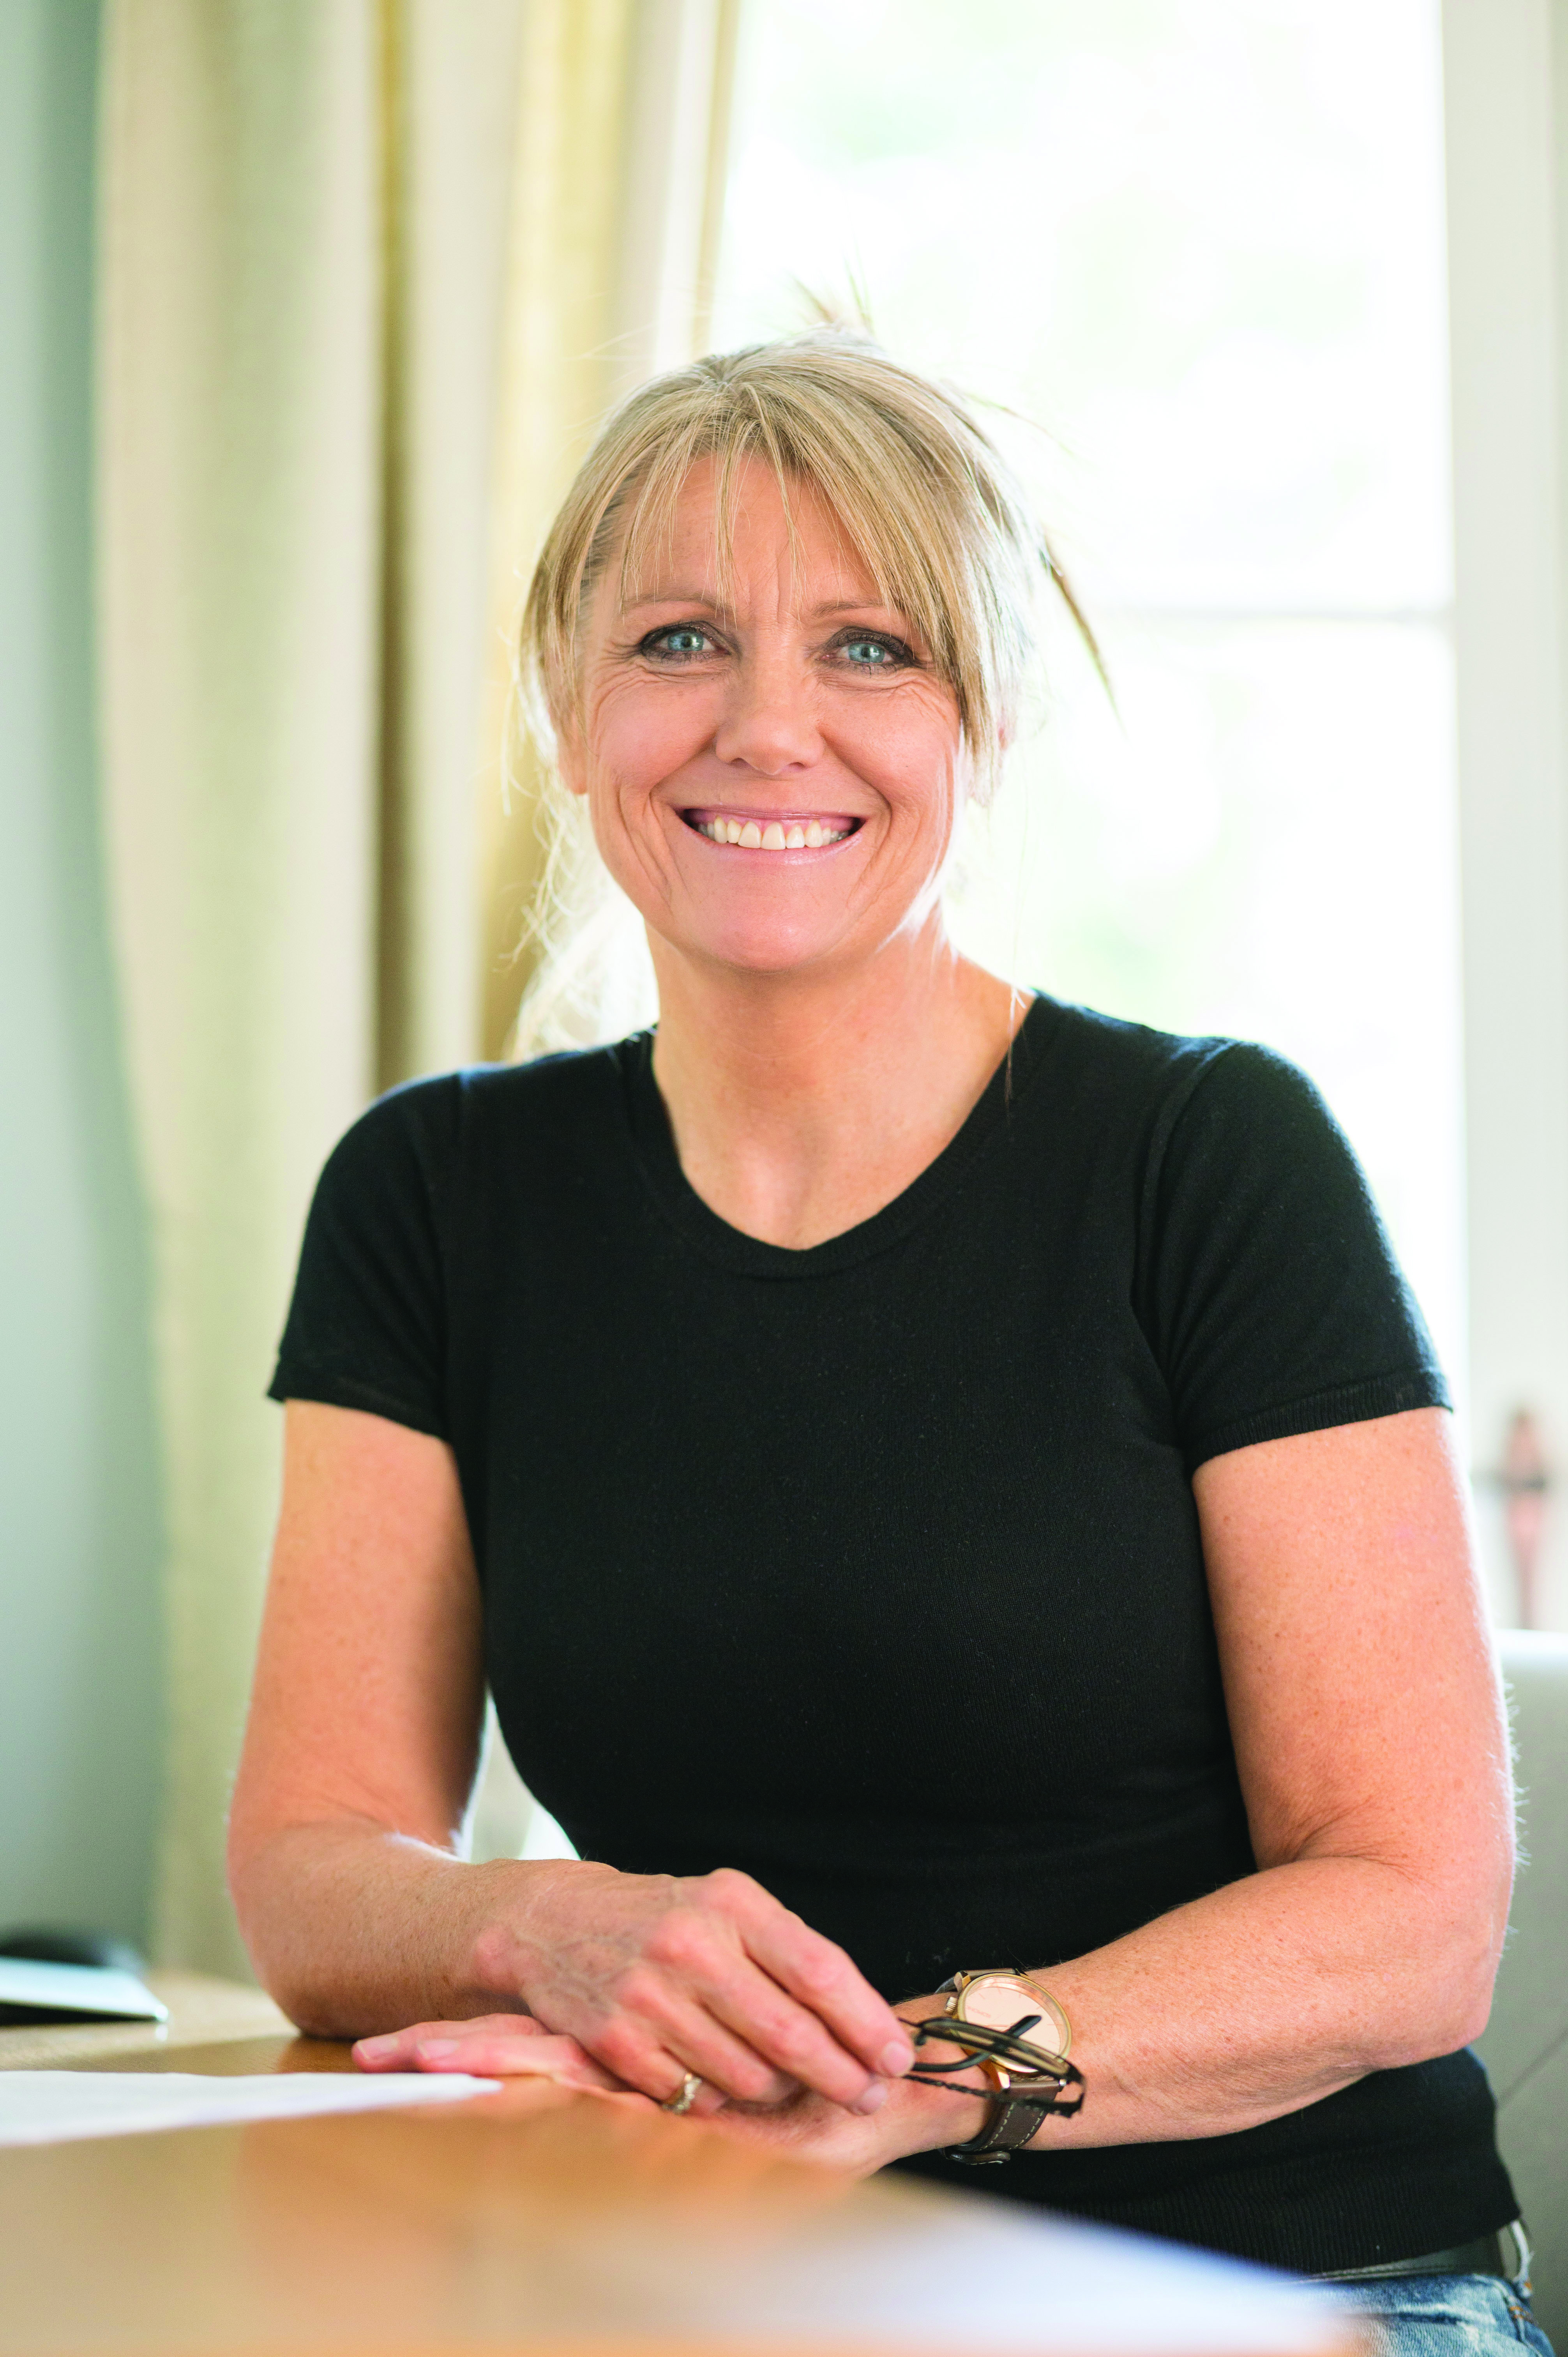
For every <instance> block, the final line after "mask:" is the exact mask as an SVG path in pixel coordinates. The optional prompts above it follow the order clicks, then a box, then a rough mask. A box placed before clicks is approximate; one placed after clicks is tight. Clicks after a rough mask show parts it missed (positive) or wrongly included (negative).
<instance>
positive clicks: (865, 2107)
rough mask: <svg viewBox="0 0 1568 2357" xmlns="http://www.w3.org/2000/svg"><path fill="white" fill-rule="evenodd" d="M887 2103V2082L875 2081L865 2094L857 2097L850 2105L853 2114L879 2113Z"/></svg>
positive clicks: (883, 2080)
mask: <svg viewBox="0 0 1568 2357" xmlns="http://www.w3.org/2000/svg"><path fill="white" fill-rule="evenodd" d="M886 2101H887V2082H886V2079H873V2081H872V2083H871V2084H870V2086H869V2087H867V2089H866V2091H865V2094H864V2095H859V2096H857V2097H856V2098H855V2101H854V2103H853V2104H851V2105H850V2110H851V2111H852V2112H879V2111H880V2110H881V2109H882V2106H883V2104H885V2103H886Z"/></svg>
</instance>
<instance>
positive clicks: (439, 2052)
mask: <svg viewBox="0 0 1568 2357" xmlns="http://www.w3.org/2000/svg"><path fill="white" fill-rule="evenodd" d="M456 2051H457V2040H456V2039H455V2038H427V2039H425V2040H424V2042H423V2043H422V2044H421V2045H418V2046H416V2047H415V2048H414V2052H415V2053H416V2054H417V2055H418V2057H419V2059H420V2061H422V2062H444V2061H446V2057H447V2055H448V2054H456Z"/></svg>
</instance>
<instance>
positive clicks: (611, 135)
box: [98, 0, 730, 1971]
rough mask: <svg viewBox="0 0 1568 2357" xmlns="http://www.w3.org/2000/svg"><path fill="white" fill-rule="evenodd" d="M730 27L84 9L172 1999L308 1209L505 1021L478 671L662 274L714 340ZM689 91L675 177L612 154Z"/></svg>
mask: <svg viewBox="0 0 1568 2357" xmlns="http://www.w3.org/2000/svg"><path fill="white" fill-rule="evenodd" d="M729 24H730V19H729V16H728V14H727V12H726V9H725V6H723V5H715V0H702V5H695V0H580V5H575V4H574V0H462V5H460V6H454V5H451V0H107V5H106V7H105V21H104V62H103V76H102V88H103V113H102V125H101V149H102V156H101V177H100V187H101V192H102V194H101V203H102V221H101V235H100V290H99V313H100V317H99V353H100V358H99V390H98V413H99V428H98V433H99V457H98V472H99V480H98V512H99V598H100V607H101V648H102V654H101V661H102V773H103V791H104V797H105V805H106V817H105V833H106V841H107V846H108V857H109V864H110V886H111V899H112V905H113V912H114V924H115V932H116V951H117V957H118V963H119V972H120V977H121V987H122V1003H123V1010H124V1030H125V1041H126V1059H127V1066H128V1070H129V1072H130V1077H131V1086H132V1092H133V1098H134V1108H135V1116H136V1123H137V1129H138V1137H139V1146H140V1153H141V1158H142V1166H143V1172H144V1179H145V1189H146V1193H147V1199H148V1203H149V1216H150V1220H151V1223H152V1231H153V1256H154V1269H155V1291H156V1337H155V1342H156V1363H157V1368H158V1382H159V1401H160V1417H161V1424H162V1444H163V1457H164V1478H165V1491H166V1526H167V1531H168V1541H167V1566H166V1612H167V1632H168V1633H167V1645H168V1660H169V1679H168V1692H169V1713H170V1717H169V1729H168V1738H167V1744H168V1748H167V1799H166V1817H165V1825H164V1839H163V1846H162V1866H161V1882H160V1890H159V1894H158V1904H157V1909H156V1919H157V1923H158V1927H159V1928H158V1947H159V1952H160V1953H161V1954H162V1955H163V1956H164V1957H165V1958H166V1960H167V1961H170V1962H180V1963H185V1964H199V1965H203V1966H206V1967H209V1968H211V1969H216V1970H230V1971H232V1970H238V1969H242V1953H241V1950H240V1947H239V1943H238V1937H237V1933H236V1932H235V1929H234V1926H233V1922H232V1918H231V1911H230V1909H229V1906H228V1902H227V1899H226V1896H225V1893H224V1888H223V1877H222V1864H221V1859H222V1843H223V1816H224V1811H225V1806H226V1803H227V1797H228V1792H229V1787H230V1782H231V1776H232V1771H233V1763H234V1760H235V1757H236V1754H237V1750H238V1744H239V1737H240V1731H241V1727H242V1720H243V1713H244V1705H245V1697H246V1693H247V1688H248V1684H249V1678H250V1668H251V1659H252V1648H253V1642H254V1633H255V1626H256V1620H257V1617H258V1612H259V1607H260V1599H261V1594H262V1588H263V1578H264V1568H265V1558H266V1552H267V1545H268V1541H269V1537H270V1532H271V1524H272V1522H273V1518H274V1512H275V1507H276V1488H277V1448H278V1417H277V1412H276V1410H275V1409H274V1408H272V1407H271V1406H269V1405H267V1404H266V1403H265V1401H264V1399H263V1390H264V1386H265V1383H266V1382H267V1379H268V1375H269V1372H270V1366H271V1360H272V1354H273V1351H274V1345H275V1341H276V1338H277V1333H278V1329H279V1326H280V1323H281V1320H282V1316H283V1312H284V1308H285V1304H286V1298H287V1292H288V1286H289V1283H290V1280H291V1276H292V1273H293V1266H294V1260H295V1253H296V1251H297V1248H298V1241H299V1233H300V1228H301V1224H302V1221H303V1217H304V1212H305V1208H306V1202H307V1200H308V1198H309V1192H310V1189H311V1185H312V1182H313V1180H314V1179H315V1176H316V1172H317V1169H318V1168H319V1166H320V1163H321V1161H322V1159H323V1158H324V1157H325V1155H326V1153H327V1152H328V1148H329V1147H330V1146H331V1144H332V1142H333V1140H334V1139H335V1138H336V1137H337V1136H338V1134H339V1133H340V1132H341V1131H342V1129H343V1128H344V1127H345V1126H346V1125H348V1123H349V1122H350V1121H351V1120H352V1119H353V1118H354V1116H355V1114H357V1113H358V1112H359V1111H360V1109H361V1107H362V1106H363V1104H364V1103H366V1102H367V1100H368V1098H369V1097H370V1096H371V1094H372V1093H373V1092H374V1091H375V1089H376V1088H378V1087H381V1086H385V1085H387V1084H389V1083H391V1082H394V1081H396V1080H400V1079H402V1078H403V1077H405V1076H406V1075H408V1074H410V1073H413V1072H415V1071H424V1070H429V1069H432V1068H438V1067H441V1066H446V1065H451V1064H454V1063H458V1062H461V1061H463V1060H466V1059H467V1058H470V1057H471V1056H472V1055H473V1054H474V1053H475V1051H476V1049H478V1048H479V1047H480V1046H481V1045H482V1044H483V1042H484V1041H485V1039H487V1037H489V1038H491V1039H493V1037H494V1032H495V1028H496V1026H497V1025H498V1024H499V1025H501V1026H502V1027H503V1028H504V1027H505V1026H507V1025H508V1024H510V1016H509V1015H508V1014H507V1012H506V1000H507V996H508V994H509V993H514V985H515V983H516V981H517V979H518V978H519V976H520V973H521V969H520V968H519V967H518V966H517V964H516V962H515V961H508V960H507V959H506V958H505V956H504V952H507V951H509V950H510V947H511V945H512V941H513V939H514V938H515V934H516V931H517V923H518V918H519V914H520V903H519V900H518V899H517V887H518V886H519V884H520V883H521V884H523V885H525V884H526V882H527V880H528V864H527V856H526V854H525V855H524V856H521V858H520V857H519V856H518V845H520V844H524V845H525V844H527V843H529V842H531V841H532V832H531V824H530V817H531V814H530V811H529V808H528V803H529V796H530V793H531V791H532V783H531V781H530V780H528V779H526V778H525V779H524V780H521V783H520V784H518V785H516V786H514V788H513V790H512V791H511V794H510V807H509V810H508V813H507V814H506V815H505V817H504V819H500V818H498V817H497V816H496V815H495V812H494V809H493V808H492V807H490V806H491V805H499V797H500V787H501V764H500V760H499V752H498V748H499V745H500V742H501V739H502V735H503V717H504V712H503V694H502V689H503V687H504V682H505V678H506V673H507V662H506V654H505V646H504V632H505V630H509V629H510V622H511V619H512V615H513V611H514V609H515V606H516V603H517V584H518V581H519V578H520V576H521V572H522V570H523V568H524V566H525V565H526V562H527V560H528V557H529V555H530V554H531V553H532V541H533V539H534V538H535V537H536V535H537V532H538V530H539V529H540V527H541V526H542V522H543V520H544V517H545V515H546V514H547V513H548V511H549V508H550V506H551V505H552V504H553V500H554V499H555V497H556V496H557V495H558V490H559V487H560V486H561V484H562V483H563V482H564V477H565V473H566V471H567V470H568V469H569V468H570V466H571V464H573V463H575V453H576V452H577V450H579V449H580V448H581V447H582V445H583V442H584V440H585V436H587V434H588V433H589V432H590V431H591V429H592V426H593V424H594V421H595V418H596V414H597V412H598V410H599V409H600V407H601V406H602V404H603V403H604V401H605V400H606V399H607V398H608V397H609V396H610V394H612V393H614V392H615V391H616V390H617V389H618V384H619V382H624V381H625V371H626V370H627V369H628V368H639V367H641V366H643V365H646V359H647V356H648V355H651V354H652V353H654V352H655V351H659V352H662V351H664V350H666V349H668V345H667V342H661V341H660V337H661V336H664V335H665V333H666V331H665V330H664V329H663V328H658V329H655V328H653V327H651V326H650V324H649V323H650V321H651V320H653V319H654V318H655V317H656V298H658V299H662V298H663V290H667V289H668V288H669V287H670V286H671V285H680V283H681V281H682V271H683V270H685V271H688V272H689V275H690V277H691V280H692V285H693V300H692V304H691V306H690V307H689V316H690V317H691V320H692V328H691V332H692V333H693V335H694V334H695V333H696V322H697V320H698V318H699V317H700V298H701V284H702V279H703V267H704V263H703V253H701V252H700V251H698V250H697V249H699V248H700V247H701V244H702V241H703V238H704V237H706V238H707V239H708V240H709V249H708V250H709V253H710V256H711V241H712V231H713V211H712V202H711V199H705V200H704V201H703V202H702V203H699V204H698V205H697V206H696V208H695V210H694V212H693V209H692V207H691V205H690V203H689V200H688V199H686V198H684V197H682V199H680V201H682V202H685V203H686V206H687V210H686V213H685V215H684V216H683V218H684V220H685V222H686V226H685V228H684V229H683V230H682V231H679V232H678V233H675V234H673V235H672V236H671V238H670V239H668V240H666V248H667V249H668V250H665V249H660V253H659V254H658V255H656V257H655V259H654V261H653V262H652V263H650V262H649V261H648V260H647V259H646V258H645V257H644V258H642V259H639V256H638V254H637V253H634V252H633V251H632V249H631V247H630V245H629V244H628V224H630V223H632V222H633V221H635V222H636V223H637V225H638V226H639V230H643V229H646V226H647V221H648V220H649V219H650V218H652V217H655V216H657V218H658V219H659V220H660V221H663V220H664V218H665V214H666V211H667V210H668V209H669V208H670V207H671V205H672V204H673V203H674V202H675V201H676V199H675V196H674V193H673V192H674V191H675V189H676V188H677V187H679V188H682V189H684V188H687V187H688V184H689V180H690V176H691V173H692V171H693V169H700V170H702V171H703V172H704V173H706V174H707V175H708V179H709V182H710V183H711V181H712V178H713V174H712V170H711V164H712V151H713V137H714V124H715V123H717V122H720V121H721V120H722V113H723V108H722V103H721V102H720V98H719V96H718V90H719V84H720V82H721V81H722V80H723V78H724V75H725V73H726V72H727V66H726V65H725V48H724V42H725V38H726V28H727V27H729ZM671 43H673V50H672V49H671ZM682 44H684V47H683V48H682ZM671 54H677V55H679V56H680V57H682V58H683V59H685V63H684V66H683V67H682V72H683V74H684V80H683V81H682V80H680V77H679V76H677V81H678V83H679V88H680V89H681V91H684V92H686V93H687V97H686V99H685V101H684V103H685V104H686V105H687V110H688V112H687V115H686V118H685V119H686V121H687V122H688V124H690V123H693V122H700V123H701V124H703V126H705V127H704V128H703V133H702V136H701V137H700V138H699V139H698V142H697V151H698V152H697V156H696V159H695V162H694V163H693V159H692V158H691V157H690V156H687V155H686V153H685V151H684V150H683V149H682V153H681V155H680V156H678V157H672V156H670V155H669V154H665V155H664V156H662V158H660V154H659V152H658V143H657V142H656V141H653V142H650V140H649V139H648V138H647V137H646V136H644V137H643V138H642V140H641V142H640V145H639V144H638V143H637V142H636V141H635V140H633V139H632V137H631V129H632V127H633V126H634V125H635V124H636V122H637V121H638V120H639V117H638V102H639V98H640V99H642V100H643V101H644V102H645V111H646V88H647V82H646V78H647V77H648V76H649V75H650V74H651V73H653V72H654V71H655V70H656V69H657V68H659V67H660V62H661V61H664V62H666V63H667V61H668V59H669V58H670V57H671ZM704 58H705V59H706V60H707V64H706V69H705V70H706V73H707V81H706V83H705V84H704V82H703V70H704V68H703V59H704ZM693 59H694V60H695V63H693ZM674 86H675V84H671V87H674ZM704 87H705V89H706V91H707V97H706V99H705V101H704V100H703V98H702V96H701V92H702V91H703V88H704ZM693 90H695V91H697V92H698V94H699V95H698V98H697V101H696V102H695V105H696V111H695V113H693V112H692V107H693V101H692V99H691V97H690V93H691V91H693ZM634 151H635V152H634ZM660 176H661V177H660ZM693 223H694V226H693ZM683 257H686V258H685V259H683ZM678 315H679V306H678V305H676V306H675V307H673V308H672V309H671V317H677V316H678ZM612 352H619V353H620V354H621V355H622V356H623V357H622V359H621V361H620V363H619V365H620V368H621V375H620V376H619V377H617V376H616V374H615V372H614V370H613V369H612V367H611V365H610V359H609V356H610V354H611V353H612ZM639 355H641V356H643V357H639ZM678 356H679V355H678ZM476 768H478V773H479V777H478V788H479V790H478V793H476ZM509 892H510V894H511V895H512V897H511V899H510V902H508V901H507V899H506V895H507V894H508V893H509ZM498 906H499V909H500V913H499V915H498V914H496V913H495V911H496V910H497V909H498ZM498 977H499V985H498Z"/></svg>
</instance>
